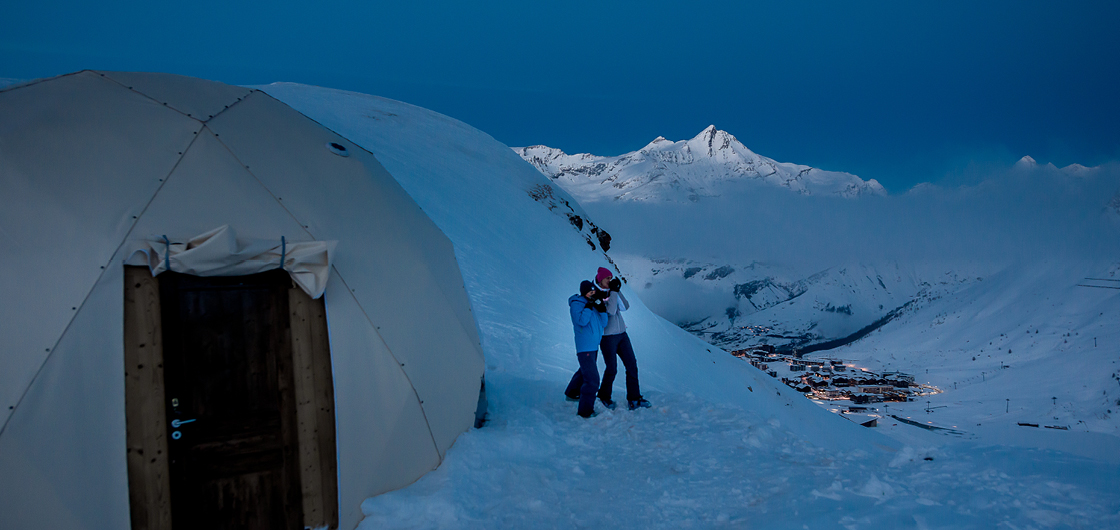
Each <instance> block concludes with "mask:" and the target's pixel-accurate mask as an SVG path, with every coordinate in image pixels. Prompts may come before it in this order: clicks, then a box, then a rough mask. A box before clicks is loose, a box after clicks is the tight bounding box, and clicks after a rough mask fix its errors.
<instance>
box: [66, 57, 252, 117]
mask: <svg viewBox="0 0 1120 530" xmlns="http://www.w3.org/2000/svg"><path fill="white" fill-rule="evenodd" d="M83 72H93V73H95V74H97V75H99V76H101V78H102V79H106V80H108V81H111V82H113V83H116V84H117V85H120V86H122V87H124V88H126V89H128V90H130V91H132V92H135V93H137V94H139V95H141V96H143V97H145V98H148V99H150V100H152V101H154V102H156V103H159V104H160V105H163V106H165V107H167V108H169V109H171V110H173V111H175V112H178V113H179V114H182V115H183V116H185V117H187V118H190V119H192V120H195V121H197V122H200V123H202V124H206V123H207V122H209V121H210V120H212V119H214V118H217V117H218V116H220V115H222V113H224V112H225V111H227V110H229V109H231V108H233V106H234V105H237V104H238V103H241V101H242V100H244V99H245V98H247V97H249V95H250V94H252V93H253V92H258V90H257V89H255V88H249V89H248V90H249V92H248V93H247V94H245V95H244V96H241V97H239V98H237V101H234V102H233V103H230V104H229V105H225V108H223V109H222V110H219V111H218V113H217V114H215V115H213V116H210V117H209V118H206V119H205V120H204V119H202V118H201V117H196V116H191V115H190V114H187V113H186V112H183V111H181V110H179V109H178V108H177V107H175V106H174V105H172V104H171V103H168V102H166V101H160V100H158V99H156V98H154V97H152V96H149V95H147V94H145V93H143V92H141V91H139V90H136V89H135V88H132V87H130V86H128V85H126V84H124V83H121V82H120V81H117V80H116V79H113V78H112V77H109V76H107V75H105V73H104V72H101V71H99V70H83ZM231 86H233V85H231ZM241 88H245V87H241Z"/></svg>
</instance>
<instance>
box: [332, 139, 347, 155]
mask: <svg viewBox="0 0 1120 530" xmlns="http://www.w3.org/2000/svg"><path fill="white" fill-rule="evenodd" d="M327 149H328V150H330V152H332V153H334V154H336V155H338V156H350V151H347V150H346V146H345V145H342V144H340V143H337V142H327Z"/></svg>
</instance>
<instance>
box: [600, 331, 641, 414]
mask: <svg viewBox="0 0 1120 530" xmlns="http://www.w3.org/2000/svg"><path fill="white" fill-rule="evenodd" d="M599 349H601V350H603V362H604V363H605V364H606V365H607V368H606V370H603V383H602V384H601V385H599V399H602V400H603V401H606V402H608V403H609V402H610V401H611V390H613V388H612V387H613V386H614V376H615V375H616V374H618V359H619V358H621V359H622V366H624V367H625V368H626V399H627V400H629V401H635V400H639V399H642V391H641V389H640V388H638V361H637V360H635V359H634V347H633V346H631V345H630V337H629V336H628V335H627V334H626V332H625V331H624V332H622V333H619V334H617V335H603V339H602V340H601V341H599Z"/></svg>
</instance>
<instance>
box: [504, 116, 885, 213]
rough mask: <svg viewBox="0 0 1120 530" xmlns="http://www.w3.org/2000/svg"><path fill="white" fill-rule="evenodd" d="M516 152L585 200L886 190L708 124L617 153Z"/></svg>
mask: <svg viewBox="0 0 1120 530" xmlns="http://www.w3.org/2000/svg"><path fill="white" fill-rule="evenodd" d="M514 151H515V152H516V153H517V154H518V155H520V156H521V157H522V158H524V159H525V160H526V161H527V162H529V163H530V164H533V166H534V167H536V168H537V169H539V170H540V171H541V173H544V174H545V175H547V176H548V177H549V178H551V179H553V180H555V181H556V182H557V183H558V184H559V185H560V186H561V187H563V188H564V189H565V190H568V192H570V193H571V194H572V195H574V196H575V197H576V198H577V199H579V201H580V202H581V203H585V204H586V203H588V202H592V201H601V200H608V199H610V200H628V201H654V202H662V201H698V200H700V199H701V198H703V197H718V196H720V195H723V194H724V193H726V192H728V191H730V190H734V189H742V187H743V186H744V185H747V184H750V183H757V182H761V183H765V184H766V185H771V186H779V187H784V188H788V189H790V190H793V191H796V192H798V193H801V194H805V195H811V194H822V195H839V196H843V197H858V196H860V195H867V194H870V195H886V190H885V189H883V186H881V185H880V184H879V183H878V182H877V181H876V180H874V179H871V180H868V181H864V180H862V179H860V178H859V177H857V176H855V175H852V174H849V173H838V172H835V171H824V170H821V169H817V168H812V167H809V166H802V165H798V164H790V163H782V162H775V161H774V160H772V159H769V158H766V157H764V156H760V155H758V154H755V153H754V152H752V151H751V150H750V149H747V147H746V146H744V145H743V144H742V143H741V142H739V140H737V139H736V138H735V137H734V136H732V135H731V134H729V133H727V132H726V131H721V130H718V129H716V127H715V126H714V125H709V126H708V127H707V128H705V129H704V130H703V131H701V132H700V134H698V135H696V136H695V137H694V138H692V139H691V140H681V141H679V142H671V141H669V140H666V139H665V138H663V137H660V136H658V137H657V138H656V139H654V140H653V141H652V142H650V143H649V145H646V146H645V147H643V148H642V149H640V150H638V151H634V152H632V153H626V154H624V155H619V156H610V157H607V156H595V155H591V154H587V153H582V154H575V155H568V154H565V153H564V152H563V151H561V150H559V149H554V148H551V147H546V146H543V145H535V146H532V147H519V148H515V149H514Z"/></svg>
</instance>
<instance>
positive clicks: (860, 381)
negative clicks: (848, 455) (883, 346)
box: [731, 345, 941, 427]
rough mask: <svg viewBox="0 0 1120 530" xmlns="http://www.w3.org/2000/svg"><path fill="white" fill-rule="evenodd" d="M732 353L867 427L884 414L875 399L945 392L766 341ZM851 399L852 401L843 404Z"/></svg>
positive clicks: (898, 399) (900, 376)
mask: <svg viewBox="0 0 1120 530" xmlns="http://www.w3.org/2000/svg"><path fill="white" fill-rule="evenodd" d="M731 354H732V355H734V356H736V357H739V358H740V359H743V360H745V361H747V362H749V363H751V365H752V366H754V367H756V368H758V369H759V370H762V371H763V372H766V373H767V374H768V375H769V376H770V377H774V378H777V379H781V381H782V382H783V383H785V384H786V386H789V387H790V388H792V389H794V390H796V391H798V392H800V393H802V394H804V395H805V397H807V398H809V399H811V400H813V401H814V402H816V403H818V404H821V405H827V408H828V409H829V410H831V411H832V412H836V413H839V414H840V415H841V416H843V417H845V418H847V419H849V420H851V421H854V422H856V423H858V424H860V425H863V426H865V427H875V426H876V425H877V422H878V420H879V419H880V418H881V417H882V416H881V415H880V414H878V408H876V407H874V406H872V404H874V403H890V402H906V401H914V398H916V397H918V396H928V395H932V394H939V393H941V389H939V388H937V387H934V386H930V385H927V384H919V383H916V382H915V381H914V376H913V375H911V374H907V373H903V372H883V373H877V372H872V371H870V370H868V369H866V368H861V367H857V366H855V365H854V364H852V363H848V362H845V361H844V360H842V359H833V358H822V359H807V358H804V357H800V356H798V355H797V354H796V352H794V353H784V352H780V351H778V350H776V349H775V348H774V347H773V346H770V345H762V346H756V347H752V348H748V349H742V350H735V351H732V352H731ZM837 401H840V402H843V401H848V402H849V403H850V404H847V405H845V406H839V407H837V406H836V405H840V403H835V402H837Z"/></svg>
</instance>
